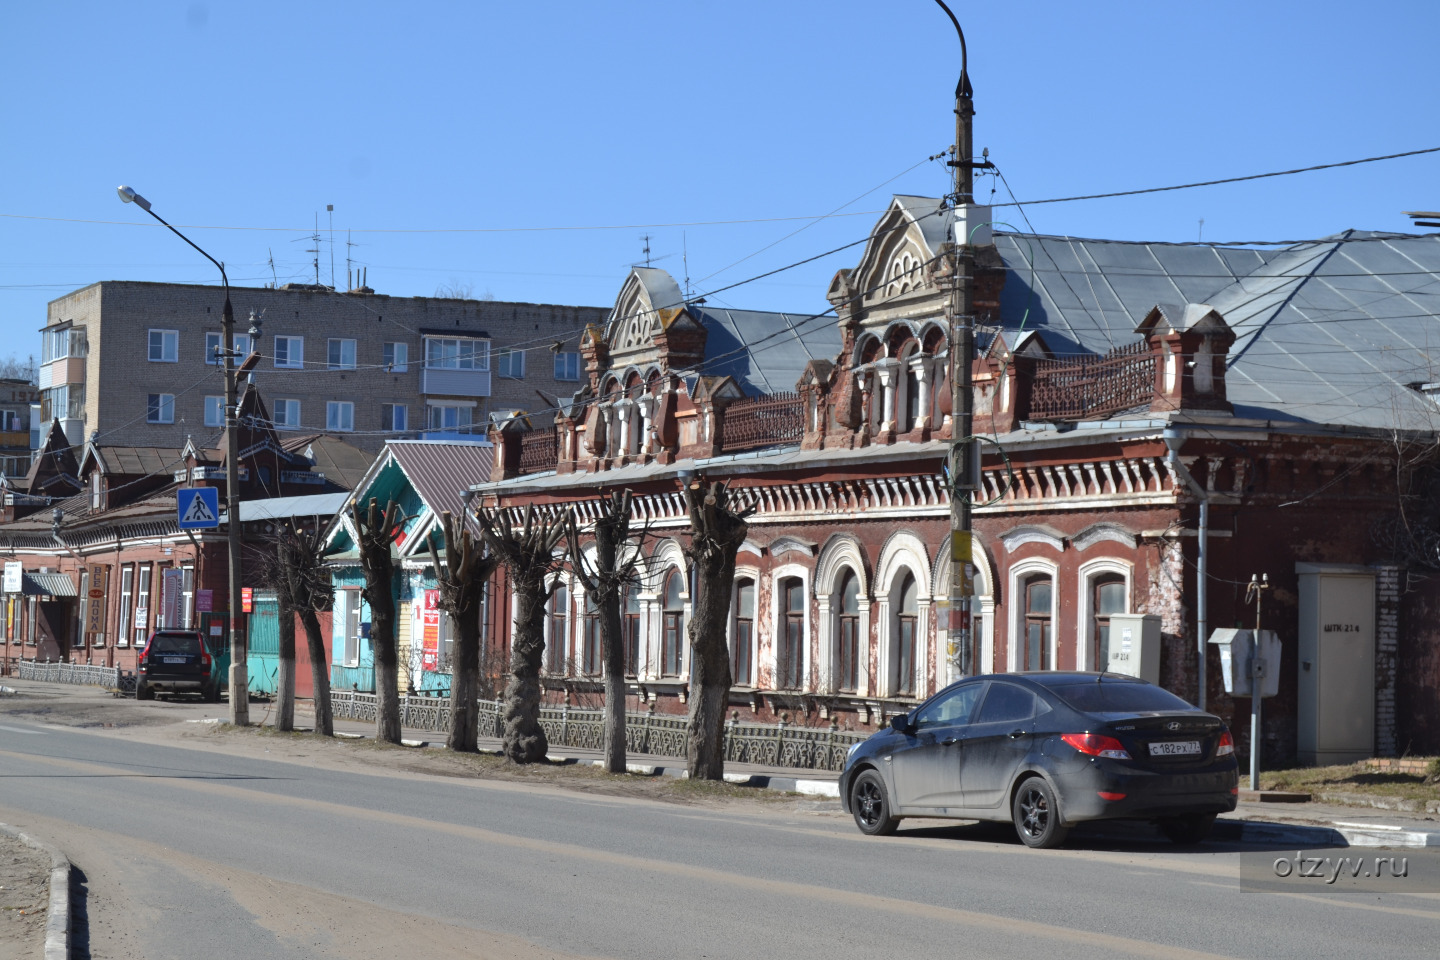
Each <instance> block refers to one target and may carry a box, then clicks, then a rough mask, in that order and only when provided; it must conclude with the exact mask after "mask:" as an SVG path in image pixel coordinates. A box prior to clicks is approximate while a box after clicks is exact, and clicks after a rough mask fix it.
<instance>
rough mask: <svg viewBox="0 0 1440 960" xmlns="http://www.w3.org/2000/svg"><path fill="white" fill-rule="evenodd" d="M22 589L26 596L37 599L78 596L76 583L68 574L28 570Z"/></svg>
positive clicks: (22, 582)
mask: <svg viewBox="0 0 1440 960" xmlns="http://www.w3.org/2000/svg"><path fill="white" fill-rule="evenodd" d="M21 589H22V591H23V592H24V593H25V594H28V595H29V596H35V597H73V596H76V590H75V581H74V580H71V579H70V575H69V574H67V573H35V572H33V571H30V570H26V571H25V576H24V579H23V580H22V581H21Z"/></svg>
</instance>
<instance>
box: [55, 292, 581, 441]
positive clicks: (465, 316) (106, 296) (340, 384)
mask: <svg viewBox="0 0 1440 960" xmlns="http://www.w3.org/2000/svg"><path fill="white" fill-rule="evenodd" d="M223 303H224V294H223V291H222V290H221V289H220V288H218V287H205V286H188V285H183V284H166V283H136V282H115V281H106V282H103V283H99V284H93V285H91V286H90V287H86V288H84V289H83V290H78V291H76V292H74V293H72V294H69V295H67V296H65V297H61V298H59V299H57V300H55V301H52V302H51V303H50V306H49V316H48V321H47V322H48V323H51V324H53V323H58V322H60V321H64V320H73V321H74V322H75V324H76V326H84V327H86V329H87V333H88V339H89V349H90V357H89V360H88V362H87V364H86V416H85V434H86V435H87V436H88V435H89V433H90V432H91V431H94V430H99V431H100V432H101V433H102V434H103V435H104V436H105V441H106V442H107V443H111V444H134V445H139V446H163V447H180V446H182V445H183V444H184V443H185V440H186V438H187V437H194V438H195V440H196V442H197V443H201V444H203V445H209V444H210V443H212V442H213V441H215V440H216V439H217V438H218V436H219V430H218V428H216V427H212V426H207V425H206V424H205V398H206V397H207V396H209V397H219V396H222V395H223V393H224V382H223V377H222V375H221V371H220V368H219V367H218V366H215V365H211V364H207V363H206V362H205V359H206V358H205V335H206V333H218V332H219V331H220V322H221V307H222V304H223ZM231 303H232V304H233V308H234V313H235V329H236V332H237V333H242V334H243V333H244V332H245V331H246V330H248V329H249V326H250V321H249V316H250V312H251V311H252V310H254V311H255V312H256V313H260V312H262V311H263V321H264V322H263V337H264V339H263V341H262V342H261V344H260V349H259V352H260V353H261V354H262V356H263V357H264V358H265V359H263V360H262V361H261V362H260V364H259V366H258V367H257V368H256V370H255V372H254V375H253V378H254V381H255V383H256V385H257V386H259V388H260V391H261V395H262V397H263V398H264V399H265V402H266V405H267V407H269V408H270V410H271V412H272V414H273V412H274V401H275V400H278V399H282V398H283V399H294V400H298V401H299V402H300V430H301V431H302V432H303V431H308V432H323V431H324V430H325V426H326V404H327V402H328V401H331V400H336V401H349V402H352V403H353V404H354V431H353V435H350V436H347V437H346V439H347V440H348V441H349V442H352V443H354V444H355V445H357V446H360V447H364V448H366V449H372V450H374V449H378V448H379V447H380V445H381V444H382V443H383V441H384V437H383V436H380V435H378V433H379V431H381V430H382V429H383V427H382V422H381V416H382V410H381V408H382V406H383V405H384V404H397V403H403V404H406V405H407V406H408V407H409V428H410V429H411V430H412V431H414V430H417V429H423V428H424V416H425V409H426V408H425V401H424V398H423V397H422V396H421V393H420V385H421V368H422V366H423V353H424V347H423V339H422V336H421V334H420V332H419V331H421V330H445V331H450V330H453V331H455V333H457V334H462V333H476V332H482V333H485V334H488V335H489V337H490V341H491V344H490V348H491V358H492V362H491V387H490V389H491V394H490V396H489V397H488V398H477V406H476V407H475V410H474V414H473V415H474V420H475V421H476V422H483V421H484V420H485V419H487V417H488V414H489V412H490V411H491V410H495V409H507V408H522V409H527V410H532V411H533V410H538V409H540V408H542V407H548V406H549V402H548V401H542V399H541V398H540V397H539V396H537V393H536V391H537V390H538V391H540V392H541V393H543V394H544V395H545V397H547V398H550V397H556V396H568V395H569V394H571V393H573V392H574V391H575V390H576V389H578V387H579V386H580V384H579V381H578V380H577V381H557V380H556V379H555V377H554V355H553V353H552V352H551V350H550V346H551V345H552V344H553V343H557V342H558V343H560V344H561V349H562V350H564V351H567V352H578V350H579V346H578V338H579V334H580V331H581V330H582V329H583V327H584V326H585V325H586V324H589V323H598V322H601V321H603V319H604V318H605V316H606V314H607V313H608V310H606V309H604V308H600V307H578V306H557V305H550V304H533V303H508V302H499V301H481V300H453V299H443V298H435V297H390V296H383V295H359V294H341V293H334V292H331V291H325V290H321V291H315V290H284V289H278V290H272V289H262V288H252V287H232V288H231ZM151 329H164V330H175V331H177V332H178V344H179V354H178V360H177V361H176V362H174V363H166V362H152V361H151V360H150V359H149V331H150V330H151ZM277 336H285V337H303V338H304V367H303V369H300V370H294V369H285V368H281V369H277V368H276V367H275V364H274V361H273V359H271V358H272V357H273V356H274V353H275V337H277ZM332 338H333V339H353V340H355V341H356V357H355V365H356V368H355V369H353V370H330V369H328V365H327V358H328V357H327V355H328V341H329V340H330V339H332ZM387 342H394V343H404V344H406V345H407V347H408V350H409V365H408V369H407V370H406V371H405V372H403V373H400V372H387V371H386V370H385V369H384V368H383V367H382V366H381V365H382V363H383V359H382V358H383V351H384V344H385V343H387ZM509 344H523V345H524V347H525V349H526V351H527V352H526V363H525V371H524V373H525V375H524V378H523V379H509V378H502V377H501V376H499V371H498V369H496V366H497V365H496V364H495V362H494V360H495V355H496V353H497V352H498V351H499V350H500V349H502V348H504V347H505V346H507V345H509ZM36 352H37V354H38V352H39V351H38V350H37V351H36ZM151 393H166V394H170V395H172V396H174V398H175V400H174V418H175V422H174V423H173V424H152V423H148V422H147V418H146V410H147V400H148V396H149V394H151ZM480 435H483V433H481V434H480Z"/></svg>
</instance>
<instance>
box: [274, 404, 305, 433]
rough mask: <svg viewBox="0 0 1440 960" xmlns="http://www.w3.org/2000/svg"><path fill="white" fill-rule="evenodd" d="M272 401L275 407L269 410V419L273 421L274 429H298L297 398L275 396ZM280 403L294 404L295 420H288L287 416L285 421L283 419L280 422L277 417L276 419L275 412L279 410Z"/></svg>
mask: <svg viewBox="0 0 1440 960" xmlns="http://www.w3.org/2000/svg"><path fill="white" fill-rule="evenodd" d="M274 403H275V409H274V410H273V411H272V412H271V417H270V419H271V420H272V421H273V422H274V424H275V429H276V430H298V429H300V401H299V400H298V399H297V398H295V397H276V398H275V401H274ZM282 403H293V404H295V420H294V422H293V423H292V422H291V421H290V420H289V418H287V419H286V421H285V422H284V423H283V424H282V423H280V422H279V420H278V419H276V417H275V414H276V413H279V412H280V404H282Z"/></svg>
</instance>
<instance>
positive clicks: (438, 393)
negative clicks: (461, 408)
mask: <svg viewBox="0 0 1440 960" xmlns="http://www.w3.org/2000/svg"><path fill="white" fill-rule="evenodd" d="M420 392H421V393H423V394H424V395H425V396H427V397H466V398H472V397H488V396H490V371H489V370H447V369H444V368H441V367H426V368H424V369H423V370H421V371H420Z"/></svg>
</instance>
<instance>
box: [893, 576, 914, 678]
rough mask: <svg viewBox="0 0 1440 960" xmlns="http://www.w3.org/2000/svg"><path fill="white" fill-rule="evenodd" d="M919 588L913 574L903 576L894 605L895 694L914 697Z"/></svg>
mask: <svg viewBox="0 0 1440 960" xmlns="http://www.w3.org/2000/svg"><path fill="white" fill-rule="evenodd" d="M919 622H920V602H919V588H918V587H917V585H916V583H915V576H914V574H910V573H907V574H905V579H904V581H903V582H902V583H901V584H900V602H899V603H898V604H896V605H895V693H896V695H897V696H901V697H913V696H914V695H915V652H916V633H917V632H918V630H919Z"/></svg>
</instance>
